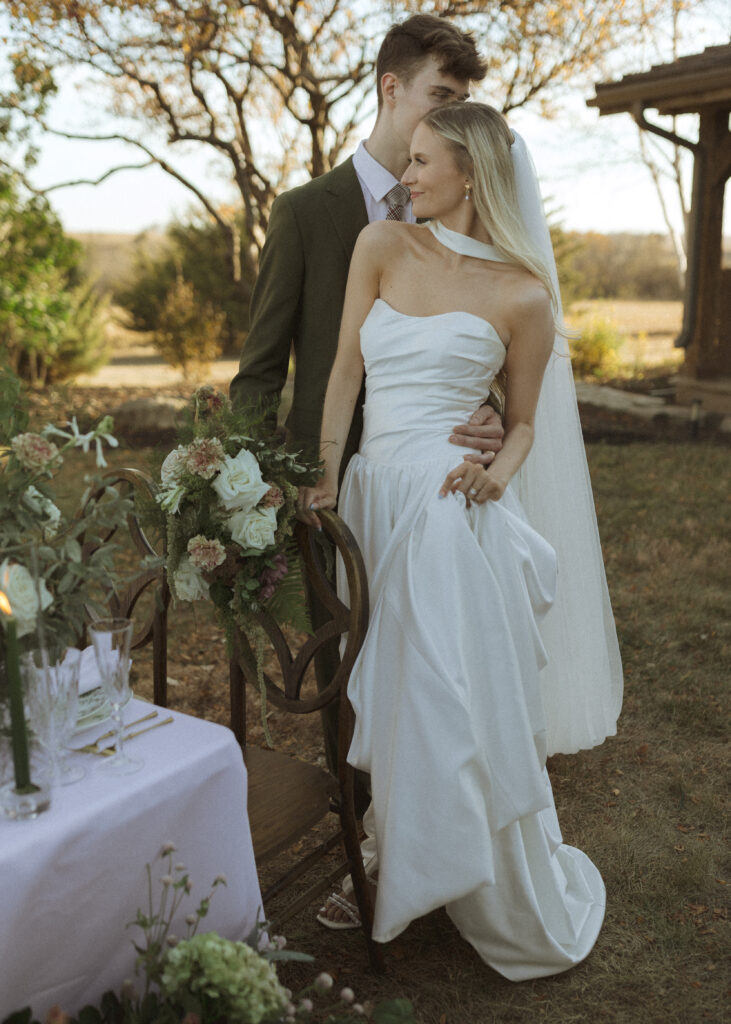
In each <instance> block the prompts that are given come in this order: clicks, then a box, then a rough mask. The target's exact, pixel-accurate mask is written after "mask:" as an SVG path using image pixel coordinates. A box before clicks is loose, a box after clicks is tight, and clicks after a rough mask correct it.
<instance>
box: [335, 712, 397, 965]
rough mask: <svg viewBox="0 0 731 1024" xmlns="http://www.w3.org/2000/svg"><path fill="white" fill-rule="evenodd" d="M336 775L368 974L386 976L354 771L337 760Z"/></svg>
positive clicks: (346, 849)
mask: <svg viewBox="0 0 731 1024" xmlns="http://www.w3.org/2000/svg"><path fill="white" fill-rule="evenodd" d="M346 703H347V701H346ZM351 714H352V711H351ZM339 775H340V824H341V827H342V830H343V841H344V843H345V852H346V854H347V857H348V862H349V864H350V877H351V880H352V883H353V893H354V894H355V900H356V903H357V904H358V910H359V912H360V919H361V922H362V927H363V935H364V937H365V940H366V948H367V950H368V960H369V962H370V965H371V970H373V971H374V972H375V973H376V974H385V971H386V962H385V958H384V955H383V946H382V945H381V944H380V943H378V942H374V940H373V889H372V887H371V886H370V885H369V884H368V878H367V876H366V873H365V866H364V864H363V856H362V854H361V852H360V838H359V831H358V824H357V821H356V817H355V771H354V769H353V768H352V767H351V766H350V765H349V764H347V762H346V761H345V759H344V758H343V757H341V759H340V772H339Z"/></svg>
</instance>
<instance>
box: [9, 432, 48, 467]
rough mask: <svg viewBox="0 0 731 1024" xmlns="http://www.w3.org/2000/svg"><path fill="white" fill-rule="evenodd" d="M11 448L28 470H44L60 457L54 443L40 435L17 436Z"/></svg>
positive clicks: (11, 443)
mask: <svg viewBox="0 0 731 1024" xmlns="http://www.w3.org/2000/svg"><path fill="white" fill-rule="evenodd" d="M10 447H11V448H12V449H13V452H14V454H15V457H16V459H17V460H18V462H19V463H20V464H21V466H24V467H25V468H26V469H43V468H44V466H48V465H49V464H50V463H52V462H54V461H56V459H58V457H59V456H58V448H57V447H56V445H55V444H54V443H53V441H48V440H47V439H46V438H45V437H42V436H41V435H40V434H16V435H15V437H14V438H13V439H12V440H11V442H10ZM59 461H60V460H59Z"/></svg>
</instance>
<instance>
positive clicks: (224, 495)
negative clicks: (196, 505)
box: [213, 448, 269, 511]
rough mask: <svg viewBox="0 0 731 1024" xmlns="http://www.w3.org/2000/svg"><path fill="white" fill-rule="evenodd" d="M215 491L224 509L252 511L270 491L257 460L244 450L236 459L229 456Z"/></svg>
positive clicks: (217, 480) (218, 478)
mask: <svg viewBox="0 0 731 1024" xmlns="http://www.w3.org/2000/svg"><path fill="white" fill-rule="evenodd" d="M213 489H214V491H215V492H216V494H218V496H219V498H220V499H221V504H222V505H223V507H224V508H227V509H229V511H231V510H233V509H244V510H246V511H248V510H249V509H252V508H253V507H254V506H255V505H256V504H257V503H258V502H259V501H261V499H262V498H263V497H264V495H265V494H266V493H267V491H268V490H269V485H268V484H265V483H264V481H263V480H262V478H261V470H260V469H259V463H258V462H257V461H256V458H255V457H254V456H253V455H252V454H251V452H249V451H247V450H246V448H242V449H241V451H240V452H239V454H238V455H237V456H236V457H235V458H231V456H230V455H227V456H226V457H225V459H224V463H223V467H222V469H221V470H220V472H219V474H218V476H217V477H216V479H215V480H214V481H213Z"/></svg>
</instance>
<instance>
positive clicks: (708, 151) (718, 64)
mask: <svg viewBox="0 0 731 1024" xmlns="http://www.w3.org/2000/svg"><path fill="white" fill-rule="evenodd" d="M595 88H596V96H594V97H593V98H592V99H590V100H587V106H590V107H596V108H597V109H598V110H599V113H600V114H619V113H622V112H627V113H630V114H631V115H632V116H633V117H634V119H635V121H636V122H637V124H638V125H639V127H640V128H641V129H643V130H645V131H650V132H653V133H654V134H655V135H659V136H660V137H662V138H664V139H667V140H668V141H670V142H672V143H674V144H675V145H679V146H684V147H685V148H687V149H689V150H690V151H691V152H692V153H693V157H694V167H693V197H692V202H691V212H690V224H689V233H688V269H687V273H686V283H685V303H684V306H683V327H682V330H681V332H680V335H679V336H678V338H677V339H676V341H675V344H676V345H677V346H678V347H682V348H685V349H686V355H685V363H684V367H683V376H682V378H681V384H682V386H679V388H678V400H679V401H680V400H684V401H700V402H701V403H702V404H703V405H705V406H706V408H708V409H716V410H718V411H723V412H726V411H731V269H730V268H724V267H723V257H722V223H723V206H724V198H725V190H726V182H727V181H728V178H729V176H731V132H729V114H730V113H731V43H727V44H724V45H721V46H709V47H707V48H706V49H705V50H704V51H703V52H702V53H696V54H692V55H690V56H688V57H679V58H678V59H677V60H674V61H672V62H671V63H669V64H658V65H656V66H655V67H652V68H650V70H649V71H643V72H640V73H638V74H630V75H624V77H623V78H621V79H620V80H619V81H617V82H601V83H598V84H597V85H596V87H595ZM648 109H653V110H657V112H658V113H659V114H661V115H668V116H675V115H678V114H697V115H698V138H697V141H693V140H689V139H686V138H683V137H681V136H680V135H678V134H677V133H676V132H675V130H669V129H668V128H664V127H662V126H660V125H657V124H654V123H652V122H651V121H648V120H647V117H646V116H645V111H646V110H648ZM674 128H675V125H674V124H673V129H674ZM691 383H692V386H691ZM719 396H720V397H719Z"/></svg>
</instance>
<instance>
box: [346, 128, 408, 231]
mask: <svg viewBox="0 0 731 1024" xmlns="http://www.w3.org/2000/svg"><path fill="white" fill-rule="evenodd" d="M353 167H354V168H355V173H356V174H357V175H358V181H359V182H360V187H361V189H362V191H363V198H364V199H365V205H366V211H367V212H368V223H369V224H371V223H372V222H373V221H374V220H385V219H386V214H387V213H388V203H387V202H386V198H385V197H386V193H387V192H388V191H390V189H392V188H393V186H394V185H397V184H398V183H399V179H398V178H395V177H394V176H393V174H391V172H390V171H387V170H386V168H385V167H383V166H382V165H381V164H379V163H378V161H377V160H375V159H374V158H373V157H372V156H371V154H370V153H369V152H368V150H367V149H366V148H365V143H364V142H361V143H360V145H359V146H358V148H357V149H356V151H355V153H354V154H353ZM401 219H402V220H405V221H408V222H409V223H410V224H414V223H415V221H416V218H415V217H414V215H413V213H412V212H411V201H409V202H408V203H407V204H406V206H405V207H404V212H403V216H402V217H401Z"/></svg>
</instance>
